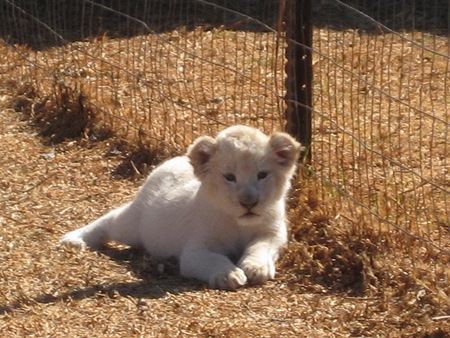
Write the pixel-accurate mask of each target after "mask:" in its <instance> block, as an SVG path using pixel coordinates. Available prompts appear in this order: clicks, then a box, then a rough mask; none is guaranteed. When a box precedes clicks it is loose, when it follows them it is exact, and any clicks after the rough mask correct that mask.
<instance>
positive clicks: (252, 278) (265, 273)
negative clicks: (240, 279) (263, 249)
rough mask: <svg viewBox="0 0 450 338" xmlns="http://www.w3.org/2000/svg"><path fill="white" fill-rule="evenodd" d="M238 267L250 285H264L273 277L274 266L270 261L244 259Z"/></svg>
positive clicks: (253, 258)
mask: <svg viewBox="0 0 450 338" xmlns="http://www.w3.org/2000/svg"><path fill="white" fill-rule="evenodd" d="M238 265H239V267H240V268H241V269H242V270H244V272H245V275H246V276H247V279H248V281H249V283H251V284H264V283H266V282H267V281H268V280H270V279H273V278H274V277H275V264H274V263H273V262H272V261H271V260H263V259H259V258H255V257H246V258H244V259H243V260H242V261H241V262H240V263H239V264H238Z"/></svg>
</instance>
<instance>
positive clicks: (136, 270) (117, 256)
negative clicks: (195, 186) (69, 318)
mask: <svg viewBox="0 0 450 338" xmlns="http://www.w3.org/2000/svg"><path fill="white" fill-rule="evenodd" d="M97 252H98V253H99V254H100V255H105V256H108V257H109V258H110V259H111V260H113V261H115V262H116V263H118V264H120V265H123V266H125V268H126V269H127V270H131V271H132V273H133V274H134V276H136V277H137V278H139V280H138V281H135V282H121V283H111V284H107V283H101V284H91V283H90V282H86V285H85V286H82V287H79V288H77V289H75V290H72V291H67V292H64V293H59V294H57V295H54V294H41V295H38V296H35V297H31V298H29V297H24V296H21V297H20V298H19V300H18V301H17V302H16V303H14V304H11V305H1V304H0V315H1V314H6V313H9V312H12V311H13V310H19V309H23V308H25V307H27V306H29V305H33V304H50V303H57V302H61V301H63V302H64V301H69V300H82V299H86V298H93V297H104V296H108V297H111V298H116V297H118V296H123V297H132V298H135V299H136V300H138V299H141V298H150V299H158V298H162V297H164V296H165V295H166V294H168V293H170V294H181V293H183V292H186V291H201V290H204V289H205V288H206V285H205V284H203V283H201V282H198V281H196V280H192V279H187V278H184V277H183V276H181V275H180V274H179V266H178V263H177V261H176V260H175V259H166V260H161V259H156V258H153V257H151V256H150V255H149V254H147V253H146V252H145V251H144V250H143V249H135V248H115V247H106V248H104V249H101V250H98V251H97ZM136 303H137V304H139V302H138V301H137V302H136Z"/></svg>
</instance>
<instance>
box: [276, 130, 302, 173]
mask: <svg viewBox="0 0 450 338" xmlns="http://www.w3.org/2000/svg"><path fill="white" fill-rule="evenodd" d="M269 145H270V147H271V148H272V150H273V151H274V153H275V156H276V159H277V161H278V163H279V164H281V165H282V166H284V167H290V166H293V165H295V164H296V163H297V160H298V157H299V155H300V151H301V150H302V149H303V147H302V146H301V144H300V143H298V142H297V141H296V140H294V138H293V137H292V136H290V135H289V134H286V133H281V132H278V133H274V134H273V135H272V136H271V137H270V141H269Z"/></svg>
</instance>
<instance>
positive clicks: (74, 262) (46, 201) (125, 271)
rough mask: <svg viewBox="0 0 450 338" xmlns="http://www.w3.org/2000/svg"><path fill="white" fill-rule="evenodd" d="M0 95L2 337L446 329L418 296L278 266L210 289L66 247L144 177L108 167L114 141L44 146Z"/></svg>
mask: <svg viewBox="0 0 450 338" xmlns="http://www.w3.org/2000/svg"><path fill="white" fill-rule="evenodd" d="M0 100H1V102H0V103H1V107H2V108H1V109H0V154H1V155H0V171H1V172H2V175H1V179H0V210H1V211H0V251H1V255H0V266H1V270H0V332H2V336H4V337H23V336H39V337H50V336H54V337H59V336H72V337H88V336H89V337H92V336H94V337H106V336H107V337H134V336H136V337H137V336H147V337H152V336H170V337H175V336H208V337H225V336H226V337H254V336H262V337H271V336H273V337H280V336H286V337H294V336H296V337H343V336H390V337H400V336H412V337H447V336H448V333H449V332H450V330H449V328H450V322H449V319H448V318H443V317H442V316H438V315H439V314H440V315H445V313H441V312H440V311H439V309H434V310H433V311H429V309H428V310H427V306H430V305H428V304H425V303H420V298H421V297H422V296H423V295H421V294H415V297H416V298H417V299H414V298H410V299H408V300H406V298H404V299H403V301H408V302H409V303H405V304H403V305H402V306H399V304H398V302H402V298H394V297H393V298H390V299H388V300H387V298H386V297H387V296H386V294H383V293H381V294H378V295H376V294H374V293H372V294H371V295H369V296H367V295H365V294H362V295H355V294H352V293H349V292H348V291H345V290H344V291H342V292H339V291H337V290H336V289H334V290H333V289H330V288H325V287H320V286H319V285H318V284H316V285H314V284H312V285H305V282H304V281H303V282H302V279H301V278H299V276H298V275H296V274H297V273H298V272H294V271H295V270H293V269H292V268H286V269H285V270H284V271H283V268H281V267H279V274H278V277H277V278H276V280H275V281H271V282H269V283H268V284H267V285H264V286H254V287H246V288H243V289H240V290H238V291H237V292H227V291H218V290H210V289H208V288H206V286H205V285H203V284H201V283H198V282H195V281H192V280H187V279H184V278H182V277H180V276H179V275H178V272H177V266H176V263H175V262H172V261H164V262H160V261H155V260H154V259H152V258H151V257H149V256H148V255H145V253H143V252H141V251H139V250H133V249H129V248H126V247H121V246H111V247H109V248H108V249H105V250H103V251H100V252H92V251H78V250H74V249H68V248H65V247H61V246H60V245H59V244H58V239H59V238H60V236H61V235H62V234H64V233H65V232H67V231H68V230H72V229H74V228H76V227H79V226H81V225H84V224H86V223H87V222H89V221H92V220H94V219H96V218H97V217H98V216H100V215H101V214H102V213H104V212H106V211H107V210H109V209H111V208H112V207H114V206H117V205H119V204H121V203H123V202H125V201H128V200H129V199H130V198H131V197H132V196H133V194H134V193H135V192H136V190H137V189H138V186H139V185H140V184H141V182H142V180H143V178H140V179H137V180H124V179H119V178H117V177H115V176H114V175H112V174H111V173H112V172H113V171H114V169H115V168H116V167H117V166H118V165H120V163H121V156H120V155H118V151H117V150H116V149H115V148H114V145H113V144H112V143H111V141H110V140H105V141H102V142H92V141H89V140H87V139H85V138H81V139H76V140H68V141H65V142H63V143H60V144H59V145H56V146H46V145H44V144H43V142H42V139H41V138H40V137H38V136H37V135H36V131H35V130H34V129H33V128H32V127H31V126H30V124H29V121H27V120H23V118H22V117H21V116H20V115H19V114H18V113H16V112H14V111H13V110H12V109H10V108H9V107H8V105H7V102H9V97H8V96H7V95H6V92H0ZM298 245H299V243H293V244H292V245H291V247H290V248H289V249H288V251H287V257H288V258H289V256H292V254H293V252H294V251H295V250H297V249H298ZM281 266H282V267H287V266H289V264H287V263H286V260H285V261H284V262H282V263H281ZM422 298H423V297H422ZM396 302H397V303H396ZM408 308H409V309H410V310H408ZM401 309H405V310H401ZM399 310H401V311H399ZM442 311H445V309H442ZM433 314H434V315H433Z"/></svg>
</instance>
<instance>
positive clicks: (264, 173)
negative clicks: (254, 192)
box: [258, 171, 269, 180]
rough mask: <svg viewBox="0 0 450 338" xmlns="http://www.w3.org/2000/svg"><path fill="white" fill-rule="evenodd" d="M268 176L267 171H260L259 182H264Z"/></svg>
mask: <svg viewBox="0 0 450 338" xmlns="http://www.w3.org/2000/svg"><path fill="white" fill-rule="evenodd" d="M267 175H269V173H268V172H267V171H260V172H259V173H258V180H263V179H265V178H266V177H267Z"/></svg>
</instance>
